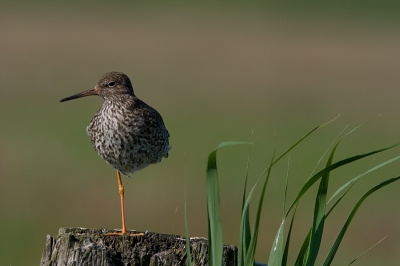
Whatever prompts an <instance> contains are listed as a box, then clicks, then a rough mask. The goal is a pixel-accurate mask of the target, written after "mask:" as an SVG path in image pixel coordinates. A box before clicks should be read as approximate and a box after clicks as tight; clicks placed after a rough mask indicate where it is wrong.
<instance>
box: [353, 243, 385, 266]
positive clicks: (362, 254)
mask: <svg viewBox="0 0 400 266" xmlns="http://www.w3.org/2000/svg"><path fill="white" fill-rule="evenodd" d="M385 238H386V236H385V237H384V238H382V239H381V240H379V241H378V242H376V243H375V244H374V245H373V246H372V247H370V248H369V249H367V250H366V251H364V252H363V253H361V255H360V256H358V257H357V258H355V259H354V260H352V261H351V262H350V263H349V264H347V266H350V265H351V264H353V263H354V262H356V261H357V260H358V259H359V258H361V257H362V256H364V254H365V253H367V252H368V251H370V250H371V249H373V248H374V247H376V246H377V245H378V244H379V243H381V242H382V241H383V240H385Z"/></svg>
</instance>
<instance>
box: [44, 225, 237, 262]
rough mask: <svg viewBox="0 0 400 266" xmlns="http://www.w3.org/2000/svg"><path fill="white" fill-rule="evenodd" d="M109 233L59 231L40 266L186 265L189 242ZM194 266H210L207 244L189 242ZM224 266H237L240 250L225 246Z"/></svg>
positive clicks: (49, 240)
mask: <svg viewBox="0 0 400 266" xmlns="http://www.w3.org/2000/svg"><path fill="white" fill-rule="evenodd" d="M111 232H117V231H115V230H108V229H86V228H60V230H59V231H58V235H57V236H55V237H52V236H50V235H48V236H47V240H46V247H45V249H44V251H43V255H42V260H41V262H40V265H41V266H50V265H51V266H53V265H57V266H64V265H68V266H72V265H73V266H81V265H82V266H83V265H85V266H86V265H105V266H108V265H110V266H111V265H130V266H134V265H138V266H139V265H140V266H146V265H152V266H161V265H186V246H185V245H186V240H185V238H183V237H182V236H178V235H170V234H161V233H151V232H137V231H129V232H130V233H133V234H134V233H144V235H143V236H129V235H126V236H105V235H104V233H111ZM190 252H191V256H192V264H193V265H194V266H200V265H201V266H203V265H208V241H207V239H205V238H201V237H194V238H190ZM224 265H225V266H236V265H237V248H236V247H235V246H232V245H224Z"/></svg>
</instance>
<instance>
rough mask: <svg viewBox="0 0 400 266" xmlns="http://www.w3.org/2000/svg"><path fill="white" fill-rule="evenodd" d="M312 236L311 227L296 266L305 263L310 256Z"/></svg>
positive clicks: (301, 265)
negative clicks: (309, 248)
mask: <svg viewBox="0 0 400 266" xmlns="http://www.w3.org/2000/svg"><path fill="white" fill-rule="evenodd" d="M296 206H297V205H296ZM310 237H311V229H310V230H309V231H308V234H307V236H306V238H305V239H304V241H303V244H302V245H301V248H300V251H299V254H298V255H297V259H296V262H295V263H294V265H295V266H303V265H304V264H305V261H306V259H307V257H308V246H309V244H310Z"/></svg>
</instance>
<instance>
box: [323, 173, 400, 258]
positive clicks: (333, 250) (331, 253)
mask: <svg viewBox="0 0 400 266" xmlns="http://www.w3.org/2000/svg"><path fill="white" fill-rule="evenodd" d="M399 179H400V176H397V177H394V178H391V179H388V180H385V181H383V182H381V183H380V184H378V185H376V186H375V187H373V188H371V189H370V190H368V191H367V192H366V193H365V194H364V195H363V196H362V197H361V199H360V200H359V201H358V202H357V204H356V205H355V206H354V208H353V210H352V211H351V213H350V215H349V217H348V218H347V220H346V222H345V224H344V225H343V227H342V230H341V231H340V233H339V235H338V237H337V238H336V240H335V242H334V243H333V246H332V248H331V249H330V251H329V254H328V256H327V257H326V259H325V262H324V266H329V265H331V263H332V261H333V258H334V257H335V255H336V252H337V250H338V248H339V245H340V243H341V241H342V239H343V237H344V235H345V233H346V231H347V229H348V227H349V225H350V223H351V221H352V220H353V218H354V215H355V214H356V213H357V211H358V208H359V207H360V206H361V204H362V203H363V202H364V200H365V199H366V198H368V196H370V195H371V194H372V193H374V192H375V191H377V190H379V189H381V188H383V187H385V186H387V185H389V184H391V183H393V182H395V181H397V180H399Z"/></svg>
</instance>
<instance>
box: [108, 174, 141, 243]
mask: <svg viewBox="0 0 400 266" xmlns="http://www.w3.org/2000/svg"><path fill="white" fill-rule="evenodd" d="M117 178H118V192H119V197H120V199H121V215H122V231H121V233H106V234H105V235H106V236H122V235H125V234H128V232H127V231H126V226H125V208H124V186H123V185H122V181H121V173H120V172H119V171H117ZM130 235H131V236H142V235H143V233H139V234H130Z"/></svg>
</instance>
